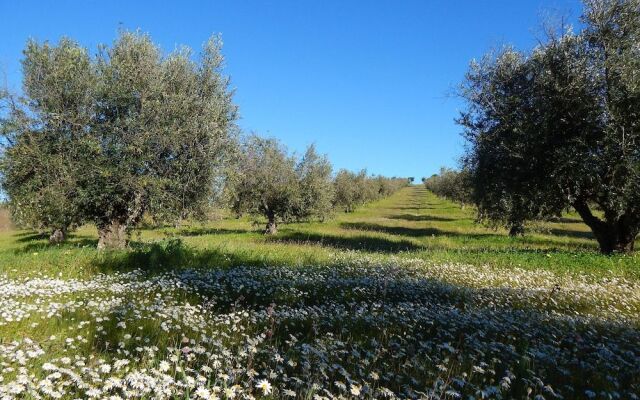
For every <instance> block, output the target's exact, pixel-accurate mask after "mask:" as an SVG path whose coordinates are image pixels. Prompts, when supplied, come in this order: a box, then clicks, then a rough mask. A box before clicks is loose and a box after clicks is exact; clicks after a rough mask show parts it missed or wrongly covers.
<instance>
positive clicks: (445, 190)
mask: <svg viewBox="0 0 640 400" xmlns="http://www.w3.org/2000/svg"><path fill="white" fill-rule="evenodd" d="M422 183H423V184H424V186H425V187H426V188H427V189H429V190H430V191H432V192H433V193H435V194H436V195H438V196H440V197H444V198H445V199H448V200H451V201H455V202H456V203H460V206H461V207H464V206H465V205H466V204H470V203H472V202H473V197H472V194H473V193H472V186H471V175H470V174H469V171H467V170H464V169H463V170H462V171H456V170H454V169H450V168H446V167H442V168H440V172H439V173H437V174H433V175H431V176H430V177H429V178H422Z"/></svg>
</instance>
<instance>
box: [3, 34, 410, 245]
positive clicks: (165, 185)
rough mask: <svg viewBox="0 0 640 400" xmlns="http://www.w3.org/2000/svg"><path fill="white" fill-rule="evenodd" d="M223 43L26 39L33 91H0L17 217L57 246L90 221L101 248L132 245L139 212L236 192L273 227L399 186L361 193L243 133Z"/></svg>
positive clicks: (160, 217)
mask: <svg viewBox="0 0 640 400" xmlns="http://www.w3.org/2000/svg"><path fill="white" fill-rule="evenodd" d="M221 45H222V43H221V41H220V40H219V38H218V37H213V38H211V39H210V40H209V41H208V42H207V43H206V44H205V46H204V47H203V49H202V52H201V53H200V54H199V55H194V54H193V53H192V51H191V50H190V49H188V48H181V49H180V50H177V51H174V52H173V53H170V54H168V55H164V54H163V53H162V52H161V51H160V49H159V48H158V46H156V45H155V44H154V43H153V42H152V41H151V39H150V38H149V37H148V36H147V35H144V34H140V33H137V32H123V33H121V34H120V35H119V37H118V38H117V40H116V41H115V42H114V43H113V45H112V46H102V47H101V48H100V49H99V51H98V53H97V54H96V55H95V56H91V55H90V54H89V52H88V51H87V49H85V48H83V47H81V46H80V45H79V44H77V43H76V42H74V41H72V40H70V39H62V40H60V42H59V43H58V44H57V45H50V44H48V43H38V42H36V41H29V42H28V43H27V46H26V48H25V50H24V59H23V61H22V66H23V73H24V77H23V95H22V96H17V95H12V94H10V93H8V92H6V91H4V92H2V93H0V98H1V99H2V102H0V107H1V109H0V118H1V119H0V129H1V133H2V135H3V139H4V140H3V147H4V148H3V152H2V157H1V158H0V173H1V179H2V180H1V184H2V188H3V190H4V192H5V193H6V194H7V196H8V198H9V205H10V209H11V212H12V215H13V218H14V220H15V221H16V222H17V223H19V224H20V225H22V226H27V227H32V228H35V229H38V230H39V231H42V232H49V233H50V235H51V236H50V240H51V241H52V242H60V241H63V240H64V239H65V238H66V236H67V233H68V231H69V230H72V229H74V228H75V227H77V226H79V225H81V224H85V223H93V224H95V225H96V227H97V229H98V236H99V241H98V248H101V249H102V248H122V247H125V246H126V243H127V239H128V235H129V233H130V230H131V229H132V228H134V227H136V226H137V225H138V224H139V223H140V222H141V221H142V219H143V217H145V218H150V219H152V220H153V221H154V222H156V223H164V222H176V221H179V220H182V219H186V218H204V216H205V215H206V214H207V210H208V209H209V207H211V206H212V205H213V204H216V205H218V206H219V205H221V201H223V200H228V203H226V204H228V205H230V207H231V208H232V209H233V210H234V211H235V212H237V213H238V214H243V213H251V214H257V215H263V216H264V217H266V218H267V220H268V224H267V229H266V231H267V233H275V232H276V231H277V224H278V221H290V220H301V219H310V218H320V219H323V218H325V217H327V216H328V215H329V214H330V212H331V210H333V209H334V208H335V207H341V208H342V207H344V208H345V209H348V210H352V209H353V207H355V206H356V205H360V204H363V203H364V202H366V201H370V200H373V199H375V198H378V197H380V196H384V195H388V194H390V193H391V192H393V191H394V190H396V189H397V187H398V185H397V182H396V181H397V180H393V179H386V178H381V177H378V178H371V177H367V176H366V174H360V175H362V176H360V175H357V176H358V178H357V182H358V185H361V181H362V182H363V183H362V188H360V186H358V187H357V188H355V187H345V186H344V185H343V183H344V179H343V178H344V176H345V174H346V175H348V176H351V175H349V174H350V173H348V172H346V171H341V172H339V173H338V175H337V176H336V177H335V179H334V178H333V174H332V167H331V164H330V163H329V161H328V160H327V158H326V157H325V156H321V155H319V154H317V152H316V150H315V148H314V147H313V146H312V147H310V148H309V149H308V150H307V152H306V153H305V154H304V156H303V157H302V158H300V159H298V158H297V157H295V156H292V155H289V154H288V152H287V151H286V149H285V148H284V147H283V146H282V145H281V144H280V143H278V142H277V141H275V140H272V139H261V138H259V137H255V136H251V137H249V138H247V139H246V140H242V141H241V140H240V135H239V132H238V128H237V126H236V119H237V107H236V106H235V105H234V104H233V101H232V97H233V91H232V90H231V89H230V88H229V79H228V78H227V77H226V76H225V75H224V74H223V71H222V68H223V57H222V55H221ZM374 181H375V182H376V185H377V186H375V185H374V184H372V183H371V182H374ZM374 186H375V188H374ZM354 190H355V192H356V193H357V194H356V195H353V194H351V193H352V192H353V191H354ZM360 190H367V191H371V192H372V193H368V192H367V194H363V193H360V192H359V191H360ZM345 191H349V194H345ZM374 192H375V193H374Z"/></svg>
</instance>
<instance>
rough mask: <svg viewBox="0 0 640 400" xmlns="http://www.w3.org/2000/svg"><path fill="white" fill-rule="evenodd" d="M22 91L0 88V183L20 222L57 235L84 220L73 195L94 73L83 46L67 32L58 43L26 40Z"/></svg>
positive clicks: (55, 240) (80, 170) (53, 237)
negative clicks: (1, 140)
mask: <svg viewBox="0 0 640 400" xmlns="http://www.w3.org/2000/svg"><path fill="white" fill-rule="evenodd" d="M22 68H23V74H24V77H23V91H24V97H18V96H15V95H11V94H10V93H9V92H8V91H5V92H4V95H3V106H4V107H3V111H4V112H5V115H4V118H3V119H2V121H0V124H1V125H0V126H1V127H2V134H3V137H4V149H3V150H4V151H3V154H2V158H1V160H0V168H1V171H2V187H3V189H4V191H5V193H6V194H7V196H8V198H9V200H10V202H9V207H10V210H11V213H12V217H13V219H14V221H15V222H17V223H18V224H19V225H22V226H25V227H29V228H33V229H37V230H39V231H41V232H47V233H49V234H50V241H51V242H53V243H59V242H61V241H62V240H64V239H65V237H66V235H67V232H68V230H69V229H72V228H73V227H75V226H77V225H78V224H80V223H82V222H83V220H84V218H83V216H82V214H81V213H80V207H79V203H78V201H77V199H78V194H79V188H78V177H79V176H80V174H82V173H83V172H84V168H83V166H82V165H81V164H82V163H80V162H78V160H79V159H81V158H82V157H83V155H84V154H85V151H86V148H85V147H84V146H83V145H81V142H82V141H83V138H84V137H85V136H86V134H87V132H86V128H87V127H88V126H89V121H90V119H91V115H92V106H93V102H92V96H93V93H94V92H93V89H94V87H95V82H96V80H95V73H94V71H93V69H92V65H91V60H90V57H89V55H88V53H87V51H86V50H85V49H83V48H81V47H80V46H79V45H78V44H77V43H75V42H73V41H72V40H70V39H66V38H65V39H62V40H60V42H59V44H58V45H57V46H50V45H49V44H47V43H44V44H39V43H37V42H35V41H29V42H28V43H27V46H26V48H25V50H24V59H23V61H22Z"/></svg>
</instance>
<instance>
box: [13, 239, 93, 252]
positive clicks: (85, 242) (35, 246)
mask: <svg viewBox="0 0 640 400" xmlns="http://www.w3.org/2000/svg"><path fill="white" fill-rule="evenodd" d="M34 236H36V235H34ZM25 238H31V236H25ZM16 241H17V242H23V243H25V242H26V243H27V244H25V245H24V246H22V247H20V248H18V249H16V250H15V253H31V252H34V251H45V250H48V249H60V248H68V249H72V248H78V247H93V248H95V247H96V246H97V245H98V239H97V238H94V237H91V236H86V235H74V234H69V236H68V237H67V240H65V241H64V242H63V243H59V244H52V243H49V240H48V238H47V237H46V236H42V235H39V236H38V237H34V238H31V239H29V240H20V239H18V240H16Z"/></svg>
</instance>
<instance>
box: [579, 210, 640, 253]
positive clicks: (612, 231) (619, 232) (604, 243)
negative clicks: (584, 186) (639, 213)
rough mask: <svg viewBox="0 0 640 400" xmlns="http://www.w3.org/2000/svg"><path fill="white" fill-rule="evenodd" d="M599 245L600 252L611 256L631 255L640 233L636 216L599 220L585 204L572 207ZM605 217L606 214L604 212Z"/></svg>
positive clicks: (627, 215) (639, 225) (639, 224)
mask: <svg viewBox="0 0 640 400" xmlns="http://www.w3.org/2000/svg"><path fill="white" fill-rule="evenodd" d="M573 208H575V209H576V211H577V212H578V214H580V217H582V220H583V221H584V223H585V224H587V226H589V228H591V231H592V232H593V235H594V236H595V237H596V240H597V241H598V244H599V245H600V252H602V253H604V254H611V253H613V252H620V253H631V252H633V250H634V246H635V241H636V236H638V232H639V231H640V222H639V221H638V218H637V217H636V216H633V215H631V214H629V213H627V214H623V215H622V216H620V217H617V218H612V217H610V218H605V220H601V219H600V218H598V217H596V216H594V215H593V214H592V213H591V209H590V208H589V206H588V205H587V204H586V203H576V204H574V205H573ZM605 215H606V212H605Z"/></svg>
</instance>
